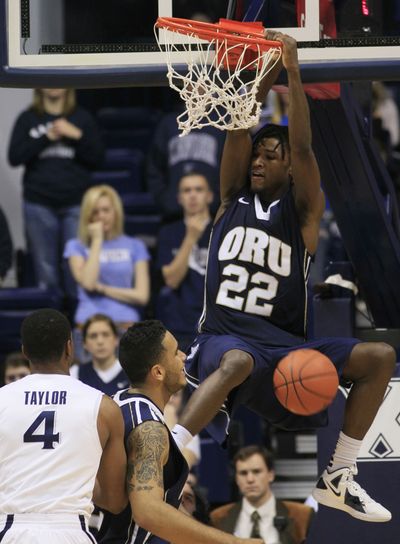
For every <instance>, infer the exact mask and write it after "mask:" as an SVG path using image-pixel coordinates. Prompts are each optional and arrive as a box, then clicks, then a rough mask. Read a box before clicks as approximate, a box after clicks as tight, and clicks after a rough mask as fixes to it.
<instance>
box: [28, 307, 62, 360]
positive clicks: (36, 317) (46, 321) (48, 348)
mask: <svg viewBox="0 0 400 544" xmlns="http://www.w3.org/2000/svg"><path fill="white" fill-rule="evenodd" d="M21 340H22V345H23V347H24V353H25V354H26V356H27V357H28V359H29V360H30V361H31V362H32V363H50V362H54V361H59V360H60V359H61V356H62V354H63V352H64V350H65V346H66V344H67V342H68V340H71V326H70V324H69V321H68V319H67V318H66V317H65V315H63V314H62V313H61V312H59V311H57V310H53V309H51V308H44V309H42V310H36V311H35V312H32V313H31V314H29V315H28V317H26V318H25V319H24V321H23V322H22V326H21Z"/></svg>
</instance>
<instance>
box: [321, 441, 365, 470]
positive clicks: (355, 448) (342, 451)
mask: <svg viewBox="0 0 400 544" xmlns="http://www.w3.org/2000/svg"><path fill="white" fill-rule="evenodd" d="M361 444H362V440H356V439H355V438H351V437H350V436H347V435H345V434H344V433H343V432H342V431H341V432H340V434H339V440H338V441H337V444H336V449H335V453H334V454H333V456H332V459H331V460H330V462H329V465H328V472H333V471H334V470H337V469H339V468H343V467H352V466H353V465H355V464H356V462H357V457H358V453H359V451H360V448H361Z"/></svg>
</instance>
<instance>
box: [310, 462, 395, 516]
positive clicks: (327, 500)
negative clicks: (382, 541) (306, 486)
mask: <svg viewBox="0 0 400 544" xmlns="http://www.w3.org/2000/svg"><path fill="white" fill-rule="evenodd" d="M357 472H358V471H357V467H356V465H354V466H352V467H350V468H349V467H345V468H340V469H338V470H334V471H333V472H328V471H327V470H325V471H324V472H323V474H322V476H321V477H320V478H319V480H318V483H317V485H316V487H315V488H314V490H313V492H312V496H313V497H314V499H315V500H316V501H318V502H319V503H321V504H324V505H325V506H330V507H331V508H337V509H339V510H344V511H345V512H347V513H348V514H350V515H351V516H353V517H354V518H357V519H361V520H363V521H374V522H383V521H390V520H391V519H392V514H391V513H390V512H389V510H386V508H384V507H383V506H382V505H381V504H379V503H378V502H376V501H374V499H371V497H370V496H369V495H368V494H367V492H366V491H364V489H362V487H361V486H360V485H359V484H358V483H357V482H355V481H354V480H353V476H355V475H356V474H357Z"/></svg>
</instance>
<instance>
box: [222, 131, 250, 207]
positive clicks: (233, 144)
mask: <svg viewBox="0 0 400 544" xmlns="http://www.w3.org/2000/svg"><path fill="white" fill-rule="evenodd" d="M251 147H252V142H251V136H250V133H249V131H248V130H234V131H228V132H227V133H226V138H225V144H224V151H223V154H222V160H221V174H220V193H221V202H224V201H226V200H229V199H230V198H232V197H233V196H234V195H235V193H237V192H238V191H240V189H241V188H242V187H244V185H245V184H246V180H247V172H248V168H249V163H250V157H251Z"/></svg>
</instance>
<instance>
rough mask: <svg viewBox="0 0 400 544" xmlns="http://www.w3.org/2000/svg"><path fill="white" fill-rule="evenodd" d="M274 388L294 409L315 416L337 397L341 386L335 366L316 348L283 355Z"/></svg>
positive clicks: (289, 408)
mask: <svg viewBox="0 0 400 544" xmlns="http://www.w3.org/2000/svg"><path fill="white" fill-rule="evenodd" d="M273 383H274V392H275V395H276V397H277V399H278V400H279V402H280V403H281V404H282V405H283V406H284V407H285V408H287V409H288V410H289V411H290V412H293V413H294V414H297V415H301V416H311V415H313V414H317V413H318V412H321V411H322V410H324V409H325V408H326V407H327V406H329V404H330V403H331V402H332V401H333V399H334V398H335V396H336V393H337V389H338V386H339V378H338V374H337V371H336V368H335V366H334V365H333V363H332V361H331V360H330V359H329V358H328V357H327V356H326V355H323V354H322V353H320V352H319V351H316V350H314V349H298V350H295V351H292V352H290V353H289V354H288V355H286V357H284V358H283V359H281V360H280V361H279V363H278V366H277V367H276V369H275V371H274V375H273Z"/></svg>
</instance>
